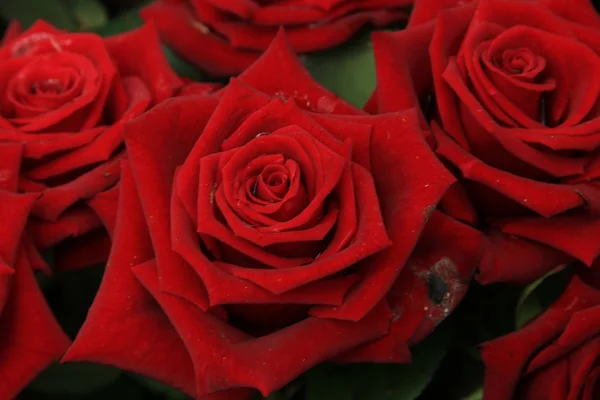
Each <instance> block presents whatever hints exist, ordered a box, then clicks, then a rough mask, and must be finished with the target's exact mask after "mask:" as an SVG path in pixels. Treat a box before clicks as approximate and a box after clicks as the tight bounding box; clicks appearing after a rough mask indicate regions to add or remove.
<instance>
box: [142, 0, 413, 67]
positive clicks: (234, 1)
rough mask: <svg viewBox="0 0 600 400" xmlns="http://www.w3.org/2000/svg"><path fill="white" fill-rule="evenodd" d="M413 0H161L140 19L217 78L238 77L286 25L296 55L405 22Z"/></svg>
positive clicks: (147, 9) (150, 6)
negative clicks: (361, 31) (150, 23)
mask: <svg viewBox="0 0 600 400" xmlns="http://www.w3.org/2000/svg"><path fill="white" fill-rule="evenodd" d="M412 2H413V0H335V1H322V2H321V1H314V0H275V1H268V2H266V1H259V0H175V1H173V0H156V1H154V2H152V3H150V4H149V5H148V6H146V7H145V8H143V9H142V11H141V16H142V18H144V19H145V20H147V21H153V22H154V23H155V24H156V26H157V28H158V31H159V32H160V35H161V37H162V39H163V40H164V41H165V42H166V43H167V44H168V45H169V46H170V47H171V48H173V49H174V50H175V51H176V52H177V53H179V54H180V55H181V56H182V57H184V58H185V59H187V60H189V61H190V62H192V63H194V64H195V65H196V66H198V67H199V68H201V69H203V70H204V71H206V72H208V73H209V74H210V75H212V76H231V75H237V74H239V73H240V72H242V71H243V70H244V69H246V68H247V67H248V66H249V65H250V64H252V63H253V62H254V61H255V60H256V59H257V58H258V57H259V56H260V55H261V54H262V52H264V51H265V50H266V48H267V47H268V46H269V43H270V42H271V41H272V40H273V38H274V37H275V35H276V33H277V29H278V28H279V27H285V29H286V32H287V33H288V37H289V40H290V42H291V45H292V47H293V48H294V50H295V51H296V52H300V53H306V52H313V51H319V50H325V49H328V48H330V47H333V46H336V45H339V44H341V43H343V42H345V41H346V40H348V39H349V38H351V37H352V35H354V34H355V33H356V32H357V31H358V30H359V29H360V28H362V27H363V26H365V25H367V24H370V25H372V26H375V27H378V28H381V27H385V26H387V25H390V24H392V23H395V22H400V21H404V20H406V18H407V16H408V13H407V7H408V6H409V5H411V4H412Z"/></svg>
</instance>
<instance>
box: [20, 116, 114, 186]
mask: <svg viewBox="0 0 600 400" xmlns="http://www.w3.org/2000/svg"><path fill="white" fill-rule="evenodd" d="M122 144H123V125H122V124H118V125H115V126H111V127H108V128H107V129H106V130H105V131H104V132H103V133H102V134H100V135H99V136H97V137H96V138H95V139H94V140H93V141H92V142H91V143H89V144H87V145H86V146H83V147H79V148H78V149H74V150H73V151H70V152H68V153H66V154H64V155H59V156H56V157H53V158H52V159H51V160H49V161H48V162H45V163H42V164H40V165H39V166H37V167H35V168H32V169H29V170H27V171H26V172H25V176H26V177H27V178H28V179H31V180H35V181H43V180H44V179H48V178H52V177H56V176H59V175H61V174H67V173H69V172H72V171H77V170H78V169H79V168H84V167H87V166H92V165H95V164H99V163H107V164H110V163H111V161H110V159H111V158H112V157H113V155H114V153H115V151H116V150H117V149H118V148H119V146H121V145H122ZM113 162H114V161H113Z"/></svg>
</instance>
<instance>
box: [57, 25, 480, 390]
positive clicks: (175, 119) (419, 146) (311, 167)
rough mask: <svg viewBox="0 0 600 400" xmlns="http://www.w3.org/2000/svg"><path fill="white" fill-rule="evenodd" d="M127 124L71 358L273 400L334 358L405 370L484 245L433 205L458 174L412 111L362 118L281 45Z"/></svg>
mask: <svg viewBox="0 0 600 400" xmlns="http://www.w3.org/2000/svg"><path fill="white" fill-rule="evenodd" d="M125 131H126V142H127V146H128V152H129V153H128V154H129V161H128V162H127V163H125V164H124V165H125V166H124V169H123V180H122V182H121V184H122V187H121V197H120V203H119V211H118V217H117V227H116V228H115V237H114V247H113V251H112V254H111V258H110V260H109V266H108V267H107V270H106V276H105V278H104V281H103V283H102V286H101V288H100V291H99V293H98V296H97V297H96V301H95V304H94V305H93V306H92V308H91V310H90V313H89V315H88V320H87V321H86V323H85V324H84V326H83V328H82V330H81V331H80V334H79V336H78V338H77V340H76V342H75V344H74V345H73V347H72V348H71V349H70V351H69V352H68V353H67V355H66V357H65V360H67V361H81V360H88V361H89V360H93V361H96V362H100V363H105V364H112V365H117V366H119V367H121V368H126V369H130V370H134V371H136V372H138V373H142V374H146V375H150V376H153V377H154V378H156V379H159V380H161V381H164V382H166V383H168V384H171V385H173V386H175V387H178V388H180V389H182V390H184V391H185V392H187V393H189V394H191V395H193V396H196V397H197V398H199V397H201V396H202V395H205V394H208V393H213V392H220V391H223V390H227V389H230V388H257V389H259V390H260V391H261V392H262V393H263V394H265V395H266V394H268V393H270V392H271V391H273V390H275V389H278V388H280V387H281V386H283V385H285V384H286V383H288V382H289V381H290V380H292V379H294V378H295V377H296V376H298V375H299V374H301V373H302V372H304V371H306V370H307V369H309V368H310V367H312V366H314V365H315V364H317V363H320V362H322V361H326V360H338V361H347V362H352V361H361V362H367V361H375V362H405V361H408V360H409V358H410V353H409V351H408V345H409V344H412V343H415V342H416V341H418V340H420V339H421V338H422V337H423V336H425V335H426V334H427V333H429V332H430V331H431V330H432V329H433V328H434V327H435V326H436V324H437V323H438V322H439V321H440V320H442V319H443V318H444V317H445V316H446V315H448V313H449V312H450V311H451V310H452V309H453V307H454V306H455V305H456V304H457V302H458V301H459V300H460V298H461V297H462V295H463V294H464V291H465V289H466V286H467V285H468V282H469V280H470V277H471V274H472V272H473V270H474V268H475V265H476V263H477V252H478V249H479V245H480V236H479V234H478V233H477V231H476V230H474V229H472V228H469V227H467V226H466V225H463V224H461V223H459V222H457V221H455V220H454V219H452V218H450V217H447V216H445V215H444V214H442V213H440V212H438V211H435V206H436V204H437V202H438V200H439V199H440V198H441V196H442V194H443V193H444V191H445V190H446V188H447V187H448V186H449V185H450V184H451V183H452V178H451V176H450V175H449V173H448V172H447V171H446V170H445V169H444V168H443V167H442V165H441V164H440V163H439V161H437V159H436V158H435V155H434V154H433V153H432V152H431V150H430V149H429V147H428V146H427V144H426V143H425V141H424V140H423V138H422V134H421V131H420V129H419V127H418V120H417V118H416V113H414V112H413V111H408V112H399V113H390V114H387V115H380V116H369V115H365V114H364V113H363V112H361V111H360V110H358V109H355V108H354V107H352V106H350V105H349V104H347V103H345V102H344V101H343V100H341V99H339V98H337V97H335V96H334V95H333V94H331V93H330V92H328V91H326V90H325V89H324V88H323V87H321V86H320V85H318V84H317V83H315V82H314V81H313V80H312V79H311V78H310V76H309V75H308V73H307V72H306V71H305V70H304V69H303V68H302V66H301V64H300V62H299V60H298V59H297V58H295V57H294V56H293V55H292V53H291V49H290V47H289V46H288V44H287V42H286V41H285V39H284V37H283V36H281V37H279V38H278V39H276V40H275V42H274V44H273V45H272V46H271V47H270V48H269V50H267V52H266V53H265V54H264V55H263V56H262V57H261V58H260V59H259V60H258V61H257V62H256V63H255V64H254V65H253V66H251V67H250V68H249V69H248V70H246V71H245V72H244V73H243V74H242V75H241V76H240V78H239V79H238V80H236V79H234V80H232V81H231V83H230V84H229V85H228V86H227V87H226V88H225V89H224V90H223V91H222V92H221V93H220V94H219V95H218V96H204V97H202V96H200V97H197V96H196V97H194V96H190V97H187V98H177V99H173V100H170V101H168V102H165V103H164V104H162V105H160V106H158V107H156V108H155V109H153V110H152V111H150V112H149V113H147V114H146V115H144V116H142V117H140V118H138V119H136V120H135V121H132V122H130V123H128V124H127V125H126V128H125ZM145 232H147V233H145ZM421 235H422V237H421V239H420V241H419V242H418V243H417V240H418V239H419V236H421ZM411 253H412V256H411ZM246 393H248V392H245V391H238V392H235V391H234V392H229V391H226V392H224V393H223V394H222V395H223V396H232V397H231V398H240V397H243V396H244V395H245V394H246ZM219 396H220V394H219ZM219 398H223V397H219Z"/></svg>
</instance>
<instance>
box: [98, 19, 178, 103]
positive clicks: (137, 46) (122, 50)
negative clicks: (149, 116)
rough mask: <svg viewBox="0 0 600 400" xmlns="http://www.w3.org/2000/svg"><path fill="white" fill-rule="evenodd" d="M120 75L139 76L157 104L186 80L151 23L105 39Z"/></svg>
mask: <svg viewBox="0 0 600 400" xmlns="http://www.w3.org/2000/svg"><path fill="white" fill-rule="evenodd" d="M104 43H105V44H106V47H107V49H108V51H109V53H110V55H111V56H112V57H113V60H114V61H115V63H116V65H117V69H118V70H119V73H120V75H121V76H128V75H134V76H138V77H140V78H141V79H142V80H143V81H144V83H145V84H146V85H147V86H148V88H150V91H151V92H152V99H153V100H154V104H158V103H160V102H162V101H163V100H166V99H167V98H169V97H172V96H173V95H174V94H175V93H176V92H177V91H178V90H179V88H181V87H182V85H183V82H182V81H181V79H179V77H178V76H177V74H176V73H175V72H174V71H173V70H172V69H171V67H170V66H169V63H168V62H167V59H166V58H165V56H164V53H163V51H162V49H161V47H160V46H161V45H160V41H159V38H158V34H157V32H156V28H155V27H154V25H152V24H151V23H149V24H146V25H144V26H143V27H141V28H139V29H136V30H134V31H129V32H126V33H121V34H119V35H116V36H111V37H108V38H106V39H105V40H104Z"/></svg>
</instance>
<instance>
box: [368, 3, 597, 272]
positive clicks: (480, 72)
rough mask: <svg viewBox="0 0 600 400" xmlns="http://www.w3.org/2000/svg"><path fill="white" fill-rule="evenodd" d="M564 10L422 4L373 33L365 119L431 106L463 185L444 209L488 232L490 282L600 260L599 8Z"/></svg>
mask: <svg viewBox="0 0 600 400" xmlns="http://www.w3.org/2000/svg"><path fill="white" fill-rule="evenodd" d="M559 3H560V2H557V1H542V0H532V1H513V0H486V1H483V0H481V1H477V0H475V1H462V0H460V1H459V0H445V1H432V0H417V1H416V2H415V5H414V11H413V13H412V14H411V18H410V21H409V24H408V28H407V29H405V30H402V31H397V32H378V33H375V34H374V35H373V46H374V49H375V58H376V64H377V79H378V86H377V90H376V92H375V93H374V95H373V96H372V98H371V100H370V101H369V103H368V105H367V108H366V109H367V110H369V111H370V112H391V111H401V110H406V109H411V108H417V109H419V110H420V118H421V123H422V125H423V127H424V128H425V130H426V135H427V137H428V139H429V142H430V143H431V145H432V147H433V148H434V149H435V151H436V153H437V155H438V156H439V157H440V159H441V160H442V161H443V162H444V164H446V165H447V166H448V167H449V168H450V169H451V170H452V171H453V172H454V174H455V176H456V177H457V178H458V182H457V183H456V184H455V185H454V186H453V187H452V189H451V190H449V191H448V192H447V193H446V194H445V196H444V198H443V199H442V201H441V209H442V210H443V211H444V212H445V213H447V214H448V215H450V216H453V217H454V218H456V219H459V220H461V221H463V222H465V223H468V224H470V225H472V226H473V227H475V228H477V229H479V230H481V231H482V232H484V233H485V234H486V239H485V241H486V243H485V246H484V253H483V259H482V263H481V265H480V268H479V270H480V271H479V280H480V281H481V282H482V283H493V282H512V283H520V284H522V283H529V282H532V281H534V280H535V279H537V278H539V277H541V276H543V275H545V274H546V273H548V272H549V271H551V270H553V269H554V268H556V267H557V266H559V265H560V264H563V263H568V262H572V261H574V260H578V261H580V262H582V263H584V264H586V265H587V266H591V265H592V264H593V263H594V261H595V260H597V259H598V257H599V256H600V242H599V241H598V240H597V237H598V235H600V212H599V211H600V208H599V205H600V203H599V199H600V179H599V178H600V174H599V173H598V172H599V169H598V165H599V158H598V157H599V154H600V153H599V149H600V114H599V111H600V98H599V96H598V93H600V72H599V71H600V46H598V43H600V30H599V29H598V26H599V25H598V18H596V17H597V13H596V12H595V11H594V9H593V6H592V4H591V3H590V2H588V1H586V0H583V1H577V2H572V3H569V7H565V6H562V5H561V4H559ZM584 15H585V16H586V17H581V16H584ZM578 16H580V17H578ZM424 48H426V49H427V51H423V49H424Z"/></svg>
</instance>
